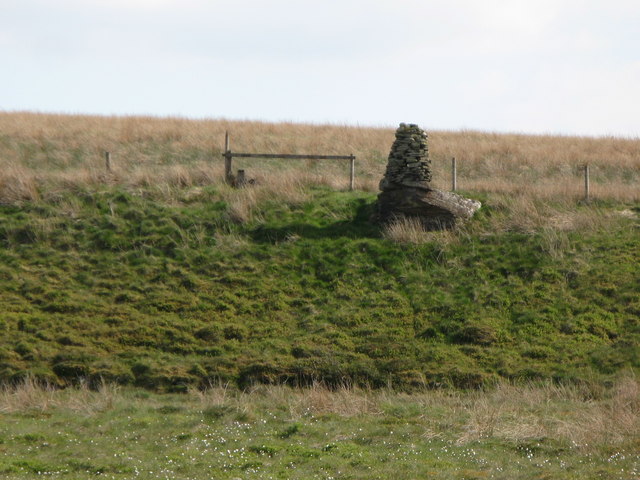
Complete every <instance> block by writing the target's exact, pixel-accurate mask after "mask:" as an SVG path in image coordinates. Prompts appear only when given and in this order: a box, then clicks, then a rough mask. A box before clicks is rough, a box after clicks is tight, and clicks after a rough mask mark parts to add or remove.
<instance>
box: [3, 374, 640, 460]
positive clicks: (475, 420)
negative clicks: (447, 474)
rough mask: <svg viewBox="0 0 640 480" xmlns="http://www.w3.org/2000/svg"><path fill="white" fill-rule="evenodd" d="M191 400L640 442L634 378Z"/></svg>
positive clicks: (96, 406) (462, 439) (457, 433)
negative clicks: (610, 384)
mask: <svg viewBox="0 0 640 480" xmlns="http://www.w3.org/2000/svg"><path fill="white" fill-rule="evenodd" d="M130 401H131V400H130V399H128V397H127V394H126V392H122V391H120V390H118V389H117V388H116V387H112V386H109V385H103V386H101V387H100V388H99V389H98V390H97V391H92V390H90V389H88V388H87V387H86V386H81V387H77V388H75V389H68V390H55V389H53V388H50V387H47V386H42V385H37V384H35V383H34V382H32V381H30V380H27V381H24V382H23V383H21V384H19V385H16V386H13V387H4V388H2V389H0V413H20V412H29V411H34V410H35V411H38V412H45V411H47V410H51V409H67V410H71V411H73V412H75V413H78V414H82V415H87V416H90V415H93V414H96V413H99V412H102V411H105V410H109V409H111V408H114V406H115V405H116V404H118V403H119V404H122V403H123V402H130ZM184 401H186V402H188V404H189V405H196V406H197V408H198V409H199V410H202V411H206V410H207V409H213V410H214V411H215V409H218V411H221V412H224V411H234V412H237V413H239V414H243V415H244V416H246V417H248V418H251V417H253V416H254V415H259V413H260V412H264V411H269V410H279V411H281V412H286V413H287V415H288V416H289V418H290V419H291V420H293V421H297V420H303V419H305V418H313V417H316V416H321V415H336V416H338V417H345V418H346V417H354V416H370V415H374V416H385V415H392V416H398V415H404V416H407V418H409V417H411V418H412V421H413V422H417V423H419V424H420V425H421V426H422V428H423V430H424V433H423V436H424V437H427V438H434V437H440V436H443V435H445V434H446V435H447V436H450V435H451V434H453V435H454V437H455V438H456V439H457V443H458V444H466V443H469V442H473V441H477V440H481V439H487V438H494V439H501V440H507V441H510V442H514V441H515V442H530V441H541V440H543V439H554V440H558V441H563V442H568V443H570V444H571V445H573V446H575V447H580V448H588V447H589V446H593V445H609V446H613V445H616V444H621V443H625V442H631V443H632V444H633V442H638V441H640V436H639V433H638V432H640V382H638V380H637V379H636V378H635V377H634V376H633V375H631V374H629V375H626V376H623V377H621V378H620V379H619V380H618V381H617V382H616V383H615V384H614V385H613V387H612V388H609V389H606V388H604V387H603V386H602V385H559V384H554V383H545V384H529V385H514V384H511V383H507V382H503V383H499V384H498V385H496V386H495V387H493V388H491V389H489V390H487V391H476V392H467V393H465V392H461V391H447V390H425V391H423V392H421V393H412V394H405V393H399V392H394V391H391V390H384V389H383V390H366V389H361V388H356V387H351V386H343V387H342V388H338V389H328V388H326V387H324V386H323V385H320V384H316V385H313V386H311V387H308V388H303V389H293V388H290V387H287V386H282V385H279V386H277V385H260V386H256V387H254V388H252V389H249V390H247V391H240V390H237V389H234V388H230V387H229V386H228V385H212V386H211V387H210V388H208V389H206V390H195V389H194V390H191V391H190V392H189V394H188V395H187V396H186V397H184ZM403 412H404V413H403ZM443 429H444V430H443Z"/></svg>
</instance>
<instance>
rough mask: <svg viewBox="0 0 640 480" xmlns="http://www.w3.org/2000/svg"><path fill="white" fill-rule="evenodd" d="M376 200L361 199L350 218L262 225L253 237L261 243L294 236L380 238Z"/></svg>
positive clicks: (254, 232) (278, 240) (307, 237)
mask: <svg viewBox="0 0 640 480" xmlns="http://www.w3.org/2000/svg"><path fill="white" fill-rule="evenodd" d="M375 207H376V205H375V202H373V203H370V202H367V200H365V199H359V200H358V202H357V206H356V207H355V215H354V216H353V217H352V218H351V219H349V220H342V221H339V222H335V223H330V224H326V225H317V224H314V223H311V222H305V221H304V220H302V221H300V222H293V223H288V224H285V225H279V226H268V225H261V226H259V227H258V228H256V229H255V230H253V231H252V232H250V234H249V235H250V236H251V238H252V239H253V240H254V241H255V242H260V243H278V242H283V241H286V240H289V239H290V238H292V237H296V236H297V237H300V238H306V239H324V238H354V239H355V238H380V237H381V230H380V226H379V225H377V224H376V223H375V220H374V212H375Z"/></svg>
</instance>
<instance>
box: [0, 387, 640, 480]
mask: <svg viewBox="0 0 640 480" xmlns="http://www.w3.org/2000/svg"><path fill="white" fill-rule="evenodd" d="M639 388H640V387H639V385H638V382H637V380H636V379H634V378H633V377H628V376H627V377H620V378H619V379H618V380H617V381H616V382H615V383H614V385H613V386H612V387H611V388H603V387H602V386H601V385H599V384H590V385H587V384H584V385H582V386H581V387H577V386H573V387H571V386H563V387H560V386H557V385H552V384H548V383H538V384H529V385H521V386H514V385H511V384H509V383H504V382H503V383H501V384H499V385H497V386H495V387H493V388H491V389H489V390H487V391H474V392H469V393H461V392H451V391H449V392H445V391H421V392H416V393H413V394H411V395H406V394H399V393H397V392H393V391H389V390H386V389H383V390H377V391H370V390H360V389H357V388H347V387H342V388H338V389H337V390H328V389H326V388H323V387H319V386H317V385H315V386H313V387H311V388H306V389H291V388H288V387H283V386H269V387H265V386H262V387H257V388H254V389H251V390H249V391H245V392H240V391H238V390H235V389H233V388H226V387H222V386H219V387H212V388H209V389H207V390H204V391H191V392H189V393H188V394H181V395H176V394H173V395H168V394H164V395H157V394H151V393H149V392H147V391H141V390H129V389H118V388H115V387H113V386H109V385H106V386H102V387H101V388H100V390H99V391H97V392H96V391H90V390H88V389H86V388H80V389H68V390H64V391H54V390H47V389H42V388H39V387H37V386H35V385H33V384H32V383H29V382H27V383H25V384H21V385H19V386H17V387H16V388H12V389H4V390H0V420H1V421H0V451H1V452H2V455H0V475H2V478H4V479H7V480H22V479H29V478H41V477H43V476H45V477H47V478H74V479H75V478H94V477H98V478H110V479H130V478H140V479H206V478H216V479H237V478H243V479H251V478H260V479H269V478H273V479H313V478H321V479H354V478H360V479H365V478H366V479H387V478H396V479H398V480H403V479H416V478H433V479H467V480H471V479H484V478H496V479H530V478H553V479H561V480H570V479H617V480H631V479H635V478H637V476H638V474H639V473H640V471H639V468H640V457H639V456H638V449H639V447H640V437H639V435H638V432H639V431H640V424H639V421H640V417H639V414H640V404H639V400H638V399H639V398H640V397H639V394H640V392H639Z"/></svg>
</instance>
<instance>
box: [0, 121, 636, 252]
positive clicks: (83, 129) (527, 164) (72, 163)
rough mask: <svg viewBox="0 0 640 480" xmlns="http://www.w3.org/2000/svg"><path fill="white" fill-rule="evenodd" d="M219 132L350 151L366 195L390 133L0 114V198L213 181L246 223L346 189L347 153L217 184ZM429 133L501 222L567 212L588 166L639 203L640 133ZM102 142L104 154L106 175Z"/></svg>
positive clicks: (237, 140)
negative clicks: (312, 194) (233, 185)
mask: <svg viewBox="0 0 640 480" xmlns="http://www.w3.org/2000/svg"><path fill="white" fill-rule="evenodd" d="M226 131H229V132H230V134H231V149H232V150H233V151H237V152H239V151H243V152H253V153H256V152H258V153H285V154H290V153H316V154H354V155H356V156H357V161H356V188H357V189H360V190H364V191H372V192H375V191H377V190H378V182H379V180H380V179H381V178H382V176H383V174H384V171H385V167H386V159H387V155H388V152H389V149H390V147H391V144H392V142H393V139H394V129H393V128H367V127H349V126H340V125H312V124H294V123H264V122H251V121H228V120H188V119H184V118H152V117H99V116H78V115H49V114H35V113H20V112H16V113H8V112H4V113H2V112H0V132H2V137H1V141H0V203H3V204H19V203H21V202H32V201H37V200H38V199H40V198H44V199H45V200H47V199H51V198H54V199H55V198H57V197H59V196H60V194H62V193H64V192H68V191H78V190H84V189H99V188H102V187H103V186H108V185H121V186H123V187H124V188H130V189H139V188H156V189H159V190H161V191H163V192H168V193H169V194H168V195H167V198H169V199H176V200H179V198H180V195H177V194H175V191H177V190H181V189H185V188H197V187H201V186H205V185H215V186H218V187H220V188H221V192H223V194H224V195H226V196H227V197H228V200H229V202H230V204H231V205H232V207H231V212H232V216H233V217H234V218H235V219H236V220H238V221H247V220H248V219H251V218H253V216H254V215H255V212H256V206H257V205H259V204H260V203H261V202H263V201H264V200H265V199H268V198H276V199H283V200H286V201H294V202H295V201H301V200H302V199H304V198H305V191H306V190H308V187H309V186H313V185H325V186H328V187H330V188H334V189H341V190H344V189H346V188H347V187H348V165H347V163H346V162H341V161H302V160H287V161H285V160H256V159H234V170H235V169H238V168H243V169H245V170H246V172H247V175H248V177H249V178H253V179H255V186H254V187H251V188H245V189H243V190H239V191H237V192H234V191H232V190H231V189H225V186H224V184H223V180H222V179H223V158H222V150H223V148H224V145H223V144H224V134H225V132H226ZM429 142H430V144H429V150H430V157H431V160H432V169H433V177H434V181H433V183H434V186H435V187H436V188H440V189H445V190H448V189H449V188H450V184H451V172H450V160H451V157H454V156H455V157H456V158H457V163H458V188H459V189H460V190H462V191H463V192H468V193H477V194H482V195H486V196H488V198H489V199H490V202H491V203H492V204H496V205H498V206H500V205H508V209H509V210H511V211H513V212H515V213H514V215H512V218H511V220H514V219H516V218H518V219H519V221H518V222H516V223H518V225H515V224H513V225H510V224H509V222H510V220H509V219H508V218H505V219H504V222H505V225H503V226H504V228H521V229H523V230H529V229H535V228H541V225H539V224H540V223H541V222H542V223H544V222H546V221H547V220H548V221H551V220H550V218H552V217H558V212H560V213H562V211H563V210H564V207H563V206H562V205H566V206H567V209H568V210H572V211H574V210H575V205H576V202H577V201H579V200H580V199H581V198H582V196H583V188H584V187H583V176H582V175H583V174H582V166H583V165H584V164H587V163H588V164H589V166H590V170H591V181H592V185H591V195H592V197H593V198H596V199H603V200H613V201H621V202H638V201H640V139H626V138H613V137H601V138H589V137H563V136H543V135H515V134H497V133H482V132H474V131H458V132H451V131H432V132H429ZM105 151H109V152H111V154H112V170H111V171H110V172H107V171H106V169H105V164H104V152H105ZM551 204H553V205H555V207H554V209H555V211H554V212H553V213H552V214H551V215H549V210H550V208H549V205H551ZM558 205H560V207H558ZM556 220H557V219H556ZM580 222H582V220H580V221H578V222H577V223H580ZM572 223H575V222H574V220H571V221H569V222H568V223H567V222H564V223H562V224H563V225H565V226H566V225H569V224H572ZM554 228H555V227H554ZM419 236H420V235H418V237H419ZM415 240H417V238H416V239H414V240H407V241H411V242H412V241H415Z"/></svg>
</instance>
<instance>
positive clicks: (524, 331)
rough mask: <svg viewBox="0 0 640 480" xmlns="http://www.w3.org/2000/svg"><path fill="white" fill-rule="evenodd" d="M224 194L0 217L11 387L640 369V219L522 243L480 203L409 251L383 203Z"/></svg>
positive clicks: (118, 196)
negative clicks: (255, 200) (388, 235)
mask: <svg viewBox="0 0 640 480" xmlns="http://www.w3.org/2000/svg"><path fill="white" fill-rule="evenodd" d="M230 195H231V193H230V191H229V190H228V188H227V187H224V186H219V187H206V188H204V189H182V190H181V189H177V190H172V191H170V192H167V191H155V190H153V189H147V190H144V191H125V190H121V189H118V188H116V187H114V188H112V189H106V190H103V191H89V190H87V191H84V190H83V191H75V192H68V191H66V192H62V193H60V194H59V195H53V194H49V195H47V198H49V199H50V200H47V201H44V200H43V201H39V202H35V203H23V204H22V205H20V206H0V312H2V313H0V381H3V382H15V381H18V380H20V379H23V378H25V377H27V376H29V377H32V378H36V379H39V380H43V381H47V382H49V383H51V384H53V385H61V386H62V385H68V384H71V383H75V382H78V381H79V379H85V380H86V381H88V382H90V383H91V384H98V383H100V382H101V381H102V380H105V381H107V382H115V383H118V384H122V385H135V386H139V387H145V388H151V389H156V390H159V391H169V392H180V391H186V390H187V388H189V386H203V385H208V384H210V383H211V382H217V381H222V382H231V383H232V384H235V385H237V386H239V387H242V388H244V387H247V386H250V385H252V384H255V383H284V382H286V383H288V384H295V385H308V384H311V383H312V382H313V381H316V380H320V381H322V382H324V383H325V384H327V385H340V384H342V383H343V382H345V381H346V382H350V383H351V384H354V385H367V386H372V387H383V386H388V385H392V386H394V387H396V388H398V389H412V388H421V387H423V386H425V385H427V386H455V387H461V388H477V387H479V386H482V385H486V384H490V383H493V382H495V381H496V380H497V379H499V378H507V379H517V380H529V379H554V380H558V381H569V382H581V381H592V380H593V379H597V380H598V381H605V380H607V379H610V378H613V377H614V376H615V375H616V374H617V373H618V372H620V371H621V370H623V369H629V368H631V369H638V368H639V367H640V360H639V358H638V357H639V356H638V346H639V339H640V325H639V320H638V318H639V316H640V295H639V293H640V291H639V290H640V288H639V286H640V269H638V259H639V258H640V236H639V235H638V220H637V216H636V217H635V218H629V217H623V216H616V215H614V212H615V211H616V210H620V209H622V208H627V209H628V208H635V211H636V212H637V211H638V206H637V205H635V206H634V205H616V204H606V205H605V204H602V205H598V204H591V205H582V206H580V205H578V206H576V207H575V211H576V212H578V213H580V212H583V213H584V212H587V213H590V212H592V211H593V212H595V213H594V214H597V215H600V216H607V215H608V216H611V219H610V220H608V221H607V222H606V228H605V227H603V226H602V225H601V226H599V227H597V228H582V229H579V230H575V231H569V232H564V231H556V230H548V229H538V230H536V231H533V232H530V231H527V232H526V233H523V232H522V231H519V230H517V229H515V230H514V229H512V230H504V229H502V230H501V229H496V228H495V225H497V224H498V223H499V221H500V218H502V217H503V216H505V215H506V214H507V213H505V211H504V207H499V206H497V205H493V204H492V200H491V198H481V200H483V202H484V203H485V206H484V207H483V209H482V210H481V211H480V213H479V215H478V216H477V217H476V218H475V219H474V220H473V221H472V223H471V225H470V226H468V227H467V228H466V229H464V230H463V231H461V232H459V233H457V234H455V235H454V236H453V237H452V236H451V235H450V234H446V233H445V234H442V235H441V236H440V237H439V236H438V235H439V234H434V235H433V236H432V237H431V241H428V242H426V243H425V244H422V245H400V244H394V243H392V242H390V241H389V240H386V239H385V238H383V236H382V234H381V232H380V230H379V228H378V227H377V226H375V225H374V224H373V223H372V222H371V221H370V218H371V215H372V214H373V212H374V208H375V207H374V202H375V195H374V194H370V193H362V192H353V193H349V192H334V191H330V190H328V189H323V188H313V189H311V190H309V191H307V192H306V193H305V195H304V196H303V197H302V200H299V201H293V200H291V201H283V200H282V199H280V198H273V200H267V201H265V202H264V203H262V204H259V205H257V206H255V207H254V208H253V212H252V213H251V215H250V216H249V218H248V219H245V221H243V222H240V221H238V219H237V218H236V217H235V216H234V213H233V209H232V206H231V205H230V200H229V198H230ZM238 195H242V193H241V192H240V193H239V194H238ZM447 235H448V236H447ZM451 238H453V240H451ZM447 239H448V240H447Z"/></svg>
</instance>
